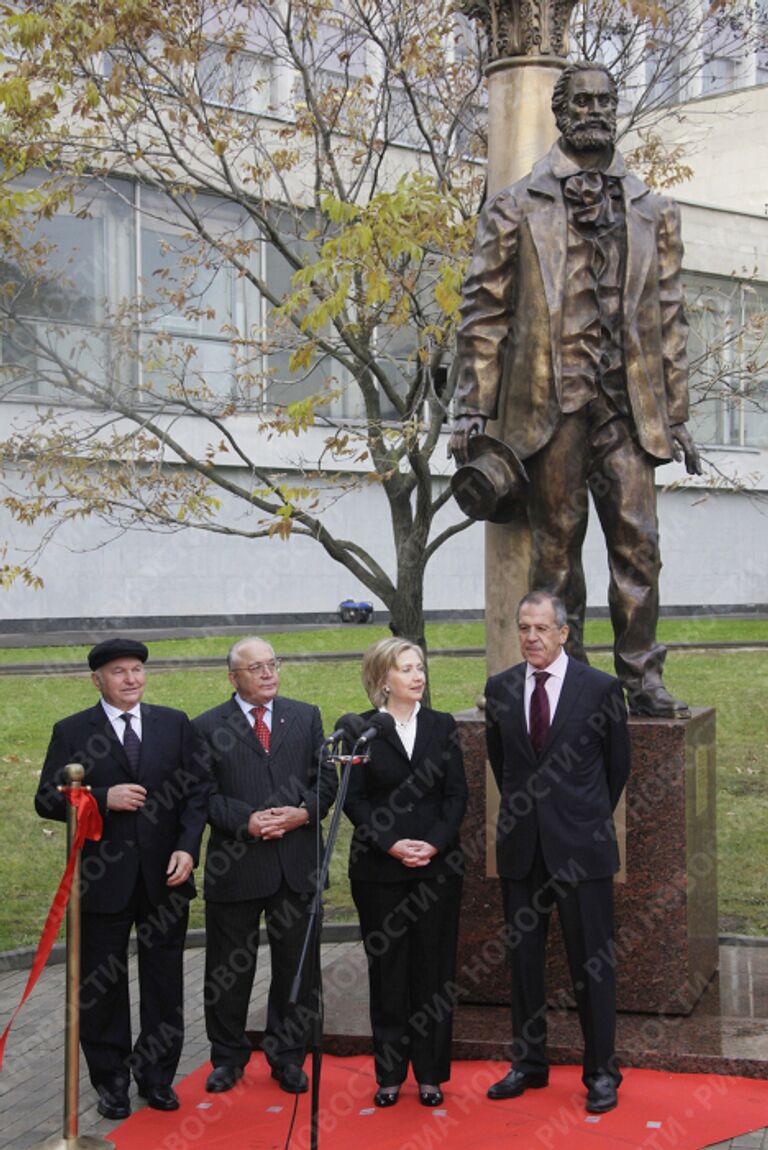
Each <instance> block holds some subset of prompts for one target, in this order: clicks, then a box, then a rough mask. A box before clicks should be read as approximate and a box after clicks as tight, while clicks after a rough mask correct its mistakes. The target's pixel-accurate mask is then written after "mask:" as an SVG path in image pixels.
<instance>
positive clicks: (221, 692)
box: [0, 620, 768, 950]
mask: <svg viewBox="0 0 768 1150" xmlns="http://www.w3.org/2000/svg"><path fill="white" fill-rule="evenodd" d="M722 622H728V623H729V625H730V626H732V625H733V623H735V622H738V621H735V620H734V621H729V620H724V621H722ZM466 626H467V627H470V628H471V627H474V625H472V624H470V625H466ZM751 626H753V627H754V626H756V625H755V624H751ZM456 630H458V628H456V626H455V625H453V626H452V627H451V628H450V630H449V632H448V639H449V641H446V640H438V639H435V638H431V639H430V642H431V643H432V644H433V645H434V646H440V645H443V644H445V645H446V646H457V645H458V637H457V636H456V634H455V632H456ZM340 631H341V629H340ZM374 633H375V632H374V629H373V628H371V627H365V628H363V627H360V628H347V629H345V630H343V631H341V634H342V635H344V636H350V637H352V636H354V637H358V636H359V637H360V640H361V641H363V640H369V639H370V638H371V637H373V635H374ZM320 634H322V635H326V636H327V635H329V634H332V635H335V634H336V632H321V633H320ZM305 635H306V632H304V633H299V634H298V635H292V636H291V638H292V639H297V640H302V639H303V638H304V636H305ZM667 637H668V638H669V637H671V636H667ZM718 637H720V636H718ZM201 642H202V643H214V642H216V643H219V644H221V640H201V641H194V646H195V647H196V648H198V647H199V645H200V643H201ZM472 642H473V640H471V639H467V640H465V645H470V644H471V643H472ZM224 645H226V641H224ZM161 646H163V644H161V643H157V644H153V650H157V648H160V647H161ZM174 646H175V647H176V651H175V653H182V651H183V650H184V651H185V653H187V651H188V648H187V649H186V650H185V649H184V648H183V646H182V645H181V644H175V645H174ZM219 649H220V648H219ZM280 649H281V650H287V647H286V646H284V645H283V644H282V643H281V644H280ZM294 649H307V647H306V646H303V647H302V644H301V643H300V642H297V644H296V647H295V648H294ZM157 653H158V654H159V653H160V652H159V651H157ZM595 663H596V664H597V665H598V666H602V667H604V668H605V669H610V668H609V663H610V660H609V657H608V656H605V655H601V656H599V657H598V658H596V659H595ZM430 675H431V686H432V702H433V705H434V706H436V707H438V708H440V709H442V710H449V711H450V710H460V709H463V708H466V707H467V706H471V705H473V704H474V702H475V700H476V698H477V696H478V694H479V693H480V692H481V691H482V688H483V683H484V677H485V669H484V662H483V660H482V659H480V658H470V657H465V658H434V659H433V660H432V661H431V664H430ZM667 682H668V685H669V686H670V688H671V689H672V690H673V691H674V692H675V693H677V694H678V695H679V696H681V697H682V698H684V699H686V700H687V701H688V702H689V703H691V704H692V705H694V706H711V705H715V706H716V707H717V709H718V792H719V799H718V802H719V806H718V842H719V850H720V877H719V886H720V909H721V922H722V925H723V928H724V929H728V930H736V931H739V932H742V933H747V934H758V935H760V934H762V935H768V900H766V898H765V891H766V888H767V886H768V853H767V852H766V850H765V843H766V842H768V737H767V736H766V729H768V724H766V699H768V659H766V656H765V655H764V654H763V653H761V652H717V653H714V652H713V653H698V652H697V653H688V652H679V653H678V652H672V653H671V654H670V656H669V659H668V673H667ZM282 690H283V693H284V694H286V695H293V696H295V697H296V698H300V699H311V700H313V701H315V702H317V703H318V705H319V706H320V708H321V710H322V713H323V720H324V724H325V727H326V730H331V729H332V724H333V722H334V720H335V719H336V718H337V717H338V716H339V715H340V714H342V713H343V712H345V711H350V710H362V709H363V708H364V707H365V706H366V699H365V697H364V695H363V691H362V687H361V685H360V676H359V665H358V664H357V663H345V662H339V663H334V662H330V663H314V664H312V663H309V664H290V663H289V664H287V665H286V667H285V668H284V672H283V683H282ZM228 691H229V686H228V683H227V680H226V675H225V674H224V671H223V669H222V671H218V670H217V671H173V672H157V673H154V674H150V675H149V676H148V687H147V699H148V700H149V701H154V702H157V703H165V704H168V705H171V706H177V707H182V708H183V709H184V710H186V711H188V712H189V714H191V715H195V714H198V713H199V712H200V711H203V710H205V709H207V708H208V707H211V706H213V705H214V704H215V703H217V702H219V701H221V700H222V699H223V698H225V697H226V696H227V694H228ZM95 698H96V695H95V692H94V690H93V687H92V686H91V683H90V680H89V678H88V676H87V674H84V675H83V676H77V675H66V676H64V675H62V676H51V675H40V676H7V677H4V678H3V679H2V701H1V702H0V732H1V733H0V763H2V776H0V792H1V793H0V798H2V800H3V805H4V810H5V828H4V834H3V837H2V843H1V844H0V867H2V874H3V877H4V887H5V889H4V896H5V897H4V898H3V900H2V902H1V903H0V950H4V949H8V948H10V947H13V946H19V945H23V944H29V943H32V942H35V941H36V940H37V937H38V935H39V931H40V927H41V925H42V922H43V919H44V916H45V913H46V911H47V908H48V904H49V902H50V898H51V896H52V892H53V890H54V889H55V886H56V883H57V881H58V877H59V875H60V872H61V869H62V867H63V860H64V829H63V827H62V826H61V825H59V824H54V823H47V822H43V821H42V820H40V819H39V818H38V817H37V815H36V814H35V812H34V809H33V806H32V796H33V794H34V790H35V787H36V783H37V777H38V773H39V769H40V765H41V762H42V759H43V756H44V754H45V748H46V745H47V742H48V738H49V735H50V729H51V725H52V723H53V722H54V721H55V720H56V719H57V718H60V717H62V716H64V715H67V714H70V713H72V712H73V711H77V710H79V709H81V708H82V707H85V706H88V705H89V704H90V703H91V702H93V701H94V700H95ZM346 834H347V832H346V825H345V835H346ZM345 854H346V851H345V843H341V844H340V847H339V850H338V851H337V855H336V860H335V864H334V868H333V871H332V888H331V892H330V895H329V912H330V914H332V915H334V916H336V917H347V916H349V917H351V916H352V914H353V912H352V911H351V903H350V899H349V894H348V890H347V884H346V880H345V874H344V872H345V863H346V860H345ZM200 909H201V903H200V900H198V902H197V905H196V909H195V913H194V915H193V921H194V923H195V924H196V925H198V924H199V922H200Z"/></svg>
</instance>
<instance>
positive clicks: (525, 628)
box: [517, 623, 560, 636]
mask: <svg viewBox="0 0 768 1150" xmlns="http://www.w3.org/2000/svg"><path fill="white" fill-rule="evenodd" d="M517 629H518V631H519V632H520V634H521V635H526V636H528V635H547V634H548V633H549V632H550V631H559V630H560V628H559V627H558V626H557V625H555V626H554V627H549V626H547V627H545V626H543V625H542V626H535V625H534V626H531V625H530V624H529V623H518V626H517Z"/></svg>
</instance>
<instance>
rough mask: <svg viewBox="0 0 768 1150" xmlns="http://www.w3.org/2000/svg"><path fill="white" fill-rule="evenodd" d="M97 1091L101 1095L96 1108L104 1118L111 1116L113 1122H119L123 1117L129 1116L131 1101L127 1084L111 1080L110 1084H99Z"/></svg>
mask: <svg viewBox="0 0 768 1150" xmlns="http://www.w3.org/2000/svg"><path fill="white" fill-rule="evenodd" d="M96 1092H97V1093H98V1095H99V1101H98V1102H97V1103H96V1109H97V1110H98V1112H99V1114H100V1115H101V1116H102V1118H109V1119H110V1121H111V1122H118V1121H119V1120H120V1119H121V1118H128V1117H129V1115H130V1113H131V1103H130V1101H129V1099H128V1086H127V1084H124V1083H122V1082H110V1084H109V1086H105V1085H102V1086H97V1087H96Z"/></svg>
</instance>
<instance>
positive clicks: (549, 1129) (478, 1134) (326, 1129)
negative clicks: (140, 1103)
mask: <svg viewBox="0 0 768 1150" xmlns="http://www.w3.org/2000/svg"><path fill="white" fill-rule="evenodd" d="M306 1065H307V1066H309V1061H307V1063H306ZM372 1069H373V1067H372V1062H371V1059H370V1058H333V1057H330V1056H326V1057H325V1058H324V1059H323V1077H322V1099H321V1105H322V1112H321V1117H320V1131H321V1132H320V1139H319V1144H320V1148H321V1150H360V1148H361V1147H364V1148H365V1150H436V1148H439V1150H489V1148H493V1147H499V1148H502V1147H507V1146H510V1145H514V1146H518V1147H520V1148H521V1150H623V1148H624V1147H627V1148H628V1147H642V1148H643V1150H668V1148H671V1147H674V1150H702V1148H703V1147H705V1146H711V1145H712V1144H713V1143H716V1142H723V1141H725V1140H727V1139H729V1138H734V1137H736V1136H737V1135H739V1134H745V1133H746V1132H747V1131H750V1130H755V1129H758V1128H760V1127H763V1126H768V1082H766V1081H760V1080H755V1079H750V1078H724V1077H720V1076H718V1075H705V1074H666V1073H663V1072H660V1071H656V1070H632V1069H630V1070H626V1071H625V1072H624V1083H623V1085H622V1087H621V1090H620V1091H619V1106H618V1108H617V1109H616V1110H614V1111H612V1112H611V1113H610V1114H604V1115H602V1116H601V1117H599V1118H597V1117H596V1116H590V1115H588V1114H586V1112H585V1110H584V1098H585V1094H584V1088H583V1086H582V1084H581V1077H580V1070H579V1069H578V1068H576V1067H573V1066H555V1067H553V1068H552V1072H551V1076H550V1084H549V1087H548V1088H547V1089H546V1090H530V1091H528V1092H527V1093H526V1094H525V1095H524V1096H523V1097H522V1098H516V1099H513V1100H511V1101H508V1102H490V1101H489V1100H488V1099H487V1098H486V1097H485V1091H486V1089H487V1087H488V1086H489V1085H490V1083H491V1082H495V1081H496V1080H497V1079H498V1078H499V1077H501V1074H503V1073H504V1072H505V1071H506V1069H507V1068H506V1066H504V1065H500V1064H498V1063H492V1062H462V1063H457V1064H454V1067H453V1077H452V1079H451V1082H450V1083H449V1084H448V1088H447V1090H446V1095H445V1103H444V1105H443V1107H442V1108H441V1109H440V1110H436V1111H430V1110H427V1109H426V1108H425V1107H423V1106H420V1105H419V1101H418V1096H417V1094H416V1087H415V1086H414V1085H413V1084H412V1083H411V1082H408V1083H407V1084H406V1086H405V1087H404V1088H403V1093H402V1095H401V1098H400V1102H399V1103H398V1105H397V1106H395V1107H393V1108H392V1109H390V1110H375V1109H374V1108H373V1104H372V1098H373V1093H374V1089H375V1085H374V1080H373V1073H372ZM209 1070H210V1065H209V1064H207V1063H206V1065H205V1066H202V1067H200V1069H199V1070H196V1071H195V1072H194V1074H190V1075H189V1077H188V1078H185V1079H184V1080H183V1081H182V1082H181V1083H180V1084H179V1086H178V1087H177V1090H178V1094H179V1098H180V1099H181V1109H180V1110H178V1111H176V1112H175V1113H172V1114H162V1113H158V1112H157V1111H155V1110H149V1109H146V1108H144V1109H142V1110H140V1111H138V1112H137V1113H136V1114H134V1115H132V1117H131V1118H129V1119H128V1120H127V1121H126V1122H124V1123H123V1124H122V1125H121V1126H119V1127H118V1128H117V1129H116V1130H115V1131H114V1133H113V1134H111V1135H110V1137H111V1138H112V1139H113V1141H114V1142H115V1144H116V1146H117V1147H118V1150H214V1148H215V1150H282V1147H283V1146H284V1143H285V1137H286V1133H287V1130H288V1124H289V1122H290V1116H291V1111H292V1107H293V1098H292V1096H290V1095H288V1094H285V1093H283V1091H281V1090H280V1089H279V1087H278V1086H277V1084H276V1083H275V1082H274V1081H273V1080H272V1079H271V1078H270V1076H269V1069H268V1067H267V1065H266V1063H265V1061H264V1058H263V1056H262V1055H261V1054H259V1055H254V1056H253V1058H252V1059H251V1062H250V1065H249V1067H248V1070H247V1071H246V1074H245V1077H244V1078H243V1079H242V1081H241V1082H240V1083H238V1085H237V1087H236V1088H235V1089H234V1090H232V1091H230V1092H229V1093H228V1094H218V1095H217V1094H206V1093H205V1089H204V1086H205V1079H206V1076H207V1074H208V1072H209ZM309 1144H310V1143H309V1095H308V1094H304V1095H302V1096H301V1097H300V1100H299V1112H298V1116H297V1120H296V1126H295V1128H294V1134H293V1138H292V1139H291V1144H290V1145H291V1148H292V1150H307V1148H308V1147H309Z"/></svg>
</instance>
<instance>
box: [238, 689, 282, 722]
mask: <svg viewBox="0 0 768 1150" xmlns="http://www.w3.org/2000/svg"><path fill="white" fill-rule="evenodd" d="M274 701H275V700H274V699H270V700H269V702H268V703H262V704H259V703H246V701H245V699H241V698H240V696H239V695H237V694H236V695H235V702H236V703H237V705H238V707H239V708H240V710H241V711H242V712H243V714H244V715H245V717H246V719H247V720H248V722H249V724H250V726H251V728H253V727H255V726H256V716H255V715H252V714H251V711H252V710H253V708H254V707H258V706H259V705H261V706H263V708H264V714H263V715H262V718H263V720H264V722H265V723H266V724H267V726H268V727H269V729H270V731H271V730H272V704H273V703H274Z"/></svg>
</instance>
